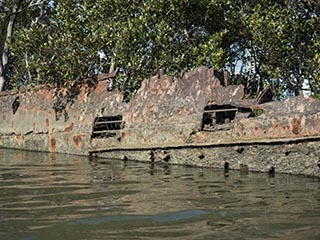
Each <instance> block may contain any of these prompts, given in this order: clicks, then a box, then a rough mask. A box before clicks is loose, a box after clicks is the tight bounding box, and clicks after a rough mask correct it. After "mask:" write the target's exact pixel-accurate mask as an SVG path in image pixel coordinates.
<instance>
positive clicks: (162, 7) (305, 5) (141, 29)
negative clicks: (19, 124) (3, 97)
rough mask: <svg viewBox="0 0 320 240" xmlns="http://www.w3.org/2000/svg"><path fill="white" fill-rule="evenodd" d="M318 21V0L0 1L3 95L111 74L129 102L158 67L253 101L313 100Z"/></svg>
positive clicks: (318, 68) (319, 89)
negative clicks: (265, 97) (210, 80)
mask: <svg viewBox="0 0 320 240" xmlns="http://www.w3.org/2000/svg"><path fill="white" fill-rule="evenodd" d="M319 15H320V3H319V0H277V1H274V0H260V1H255V0H230V1H226V0H132V1H127V0H112V1H111V0H0V27H1V28H0V31H1V35H0V54H1V56H2V57H1V60H0V63H1V64H0V89H1V78H2V77H3V78H2V79H4V80H5V85H6V88H18V87H19V86H21V85H36V84H62V83H64V82H65V81H67V80H77V79H82V78H86V77H91V76H95V75H97V74H99V73H108V72H112V71H114V70H115V69H118V70H119V71H118V73H117V75H116V79H115V84H116V87H117V88H119V89H120V90H121V91H124V92H125V93H126V94H127V95H128V96H130V95H131V94H133V93H134V92H135V90H136V89H137V88H138V87H139V85H140V83H141V81H142V80H143V79H144V78H146V77H149V76H151V75H154V74H156V72H157V71H158V70H159V69H160V68H162V67H166V69H167V73H169V74H171V75H177V74H178V73H179V72H180V70H181V69H183V70H191V69H193V68H195V67H197V66H199V65H206V66H214V67H215V68H218V69H225V70H227V71H228V73H229V76H230V79H231V81H232V82H233V83H237V84H238V83H242V84H244V85H245V86H246V92H247V94H248V95H250V96H256V95H257V93H258V92H259V91H261V90H262V89H264V88H266V87H270V89H271V90H272V91H273V93H274V95H275V96H276V97H280V96H281V95H283V94H284V93H285V94H286V95H288V94H292V95H299V94H302V90H303V88H305V87H307V88H309V89H310V91H311V93H312V94H313V95H315V96H318V95H320V84H319V75H320V34H319V30H320V16H319Z"/></svg>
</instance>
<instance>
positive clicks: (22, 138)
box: [15, 135, 26, 142]
mask: <svg viewBox="0 0 320 240" xmlns="http://www.w3.org/2000/svg"><path fill="white" fill-rule="evenodd" d="M15 138H16V140H17V142H24V140H25V139H26V138H25V136H24V135H16V136H15Z"/></svg>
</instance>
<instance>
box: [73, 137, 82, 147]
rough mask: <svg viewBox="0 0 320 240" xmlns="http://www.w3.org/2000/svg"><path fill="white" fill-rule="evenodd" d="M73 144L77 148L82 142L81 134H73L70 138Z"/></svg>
mask: <svg viewBox="0 0 320 240" xmlns="http://www.w3.org/2000/svg"><path fill="white" fill-rule="evenodd" d="M72 141H73V144H74V145H75V147H76V148H79V147H80V146H81V144H82V142H83V135H75V136H73V138H72Z"/></svg>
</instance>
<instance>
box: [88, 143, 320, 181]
mask: <svg viewBox="0 0 320 240" xmlns="http://www.w3.org/2000/svg"><path fill="white" fill-rule="evenodd" d="M318 149H320V137H313V138H301V139H286V140H284V139H282V140H281V141H279V140H276V141H251V142H233V143H222V144H202V145H188V146H182V145H180V146H161V147H156V146H154V147H152V148H145V147H143V148H113V149H104V150H103V149H100V150H96V151H90V154H91V156H96V154H97V155H98V156H99V158H102V159H103V158H108V159H111V158H113V159H121V160H133V161H139V162H148V163H155V164H157V163H161V164H162V163H164V164H174V165H184V166H194V167H205V168H214V169H223V168H224V164H225V162H228V164H229V166H230V169H233V170H241V165H242V166H246V167H247V168H248V171H249V172H269V170H270V169H271V167H273V168H274V169H275V172H276V173H286V174H294V175H303V176H309V177H317V178H320V168H319V166H318V161H319V159H318V156H319V154H320V150H318ZM154 156H155V159H154ZM152 158H153V159H152ZM166 159H168V160H169V161H168V162H167V161H166Z"/></svg>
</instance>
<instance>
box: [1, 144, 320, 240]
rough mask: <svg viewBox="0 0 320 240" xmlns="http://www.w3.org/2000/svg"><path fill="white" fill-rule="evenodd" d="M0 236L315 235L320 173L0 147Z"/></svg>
mask: <svg viewBox="0 0 320 240" xmlns="http://www.w3.org/2000/svg"><path fill="white" fill-rule="evenodd" d="M0 239H6V240H10V239H21V240H37V239H45V240H51V239H52V240H57V239H77V240H78V239H181V240H182V239H317V240H319V239H320V181H319V180H318V179H312V178H304V177H297V176H289V175H281V174H276V175H275V177H274V178H272V177H269V176H268V175H267V174H252V173H251V174H249V175H245V176H241V175H240V174H239V172H237V171H231V172H229V173H228V175H224V174H223V172H222V171H221V170H212V169H198V168H186V167H180V166H169V167H166V166H160V165H157V166H150V165H149V164H141V163H136V162H121V161H117V160H104V161H103V162H90V161H89V160H88V159H87V158H85V157H79V156H68V155H58V154H44V153H32V152H22V151H14V150H4V149H0Z"/></svg>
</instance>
